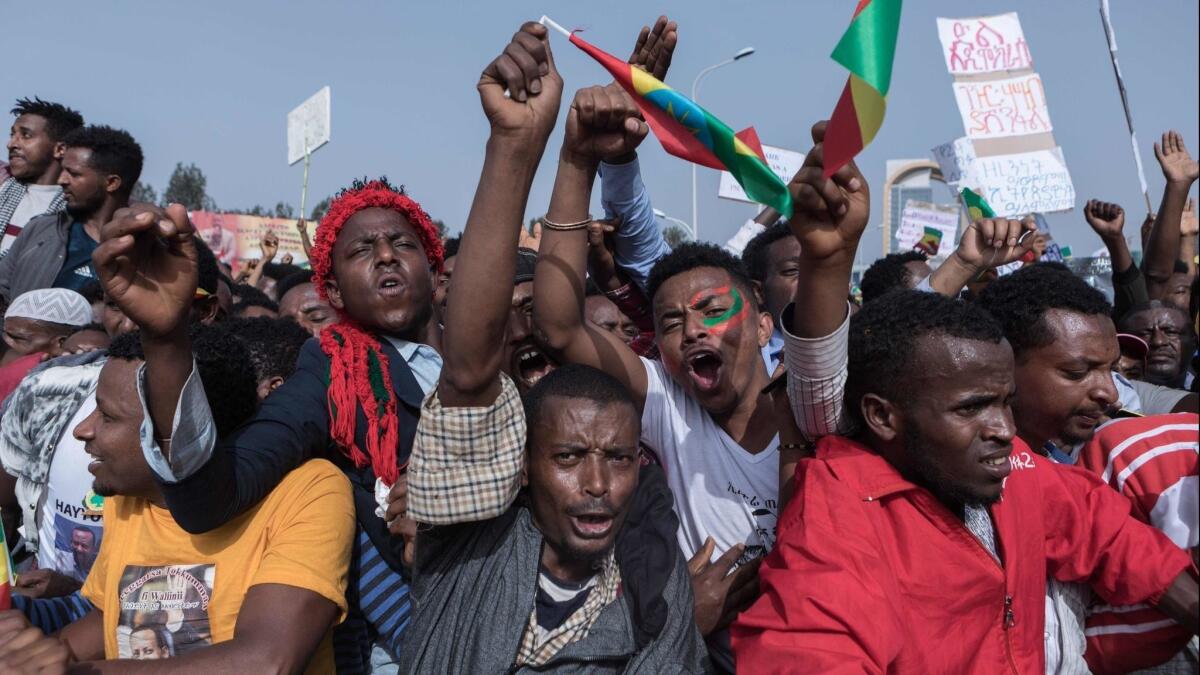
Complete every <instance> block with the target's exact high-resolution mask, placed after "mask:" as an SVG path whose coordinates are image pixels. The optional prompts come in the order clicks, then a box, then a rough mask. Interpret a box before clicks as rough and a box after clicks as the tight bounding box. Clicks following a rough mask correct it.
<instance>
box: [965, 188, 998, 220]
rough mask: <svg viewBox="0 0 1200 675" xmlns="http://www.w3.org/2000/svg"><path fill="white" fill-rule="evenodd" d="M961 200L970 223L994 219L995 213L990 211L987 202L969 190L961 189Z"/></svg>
mask: <svg viewBox="0 0 1200 675" xmlns="http://www.w3.org/2000/svg"><path fill="white" fill-rule="evenodd" d="M962 199H963V204H965V205H966V207H967V215H969V216H971V218H970V219H971V220H972V221H976V220H979V219H980V218H995V217H996V212H995V211H993V210H992V206H991V205H990V204H988V203H987V200H986V199H984V198H983V197H982V196H981V195H980V194H979V193H977V192H975V191H974V190H972V189H971V188H963V190H962Z"/></svg>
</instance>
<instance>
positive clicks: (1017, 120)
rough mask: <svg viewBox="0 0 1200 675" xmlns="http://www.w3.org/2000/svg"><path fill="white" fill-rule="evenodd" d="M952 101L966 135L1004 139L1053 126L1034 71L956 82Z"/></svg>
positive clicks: (1040, 83) (1039, 80)
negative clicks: (1011, 75) (1025, 73)
mask: <svg viewBox="0 0 1200 675" xmlns="http://www.w3.org/2000/svg"><path fill="white" fill-rule="evenodd" d="M954 100H955V101H956V102H957V103H958V112H959V115H961V116H962V122H963V128H964V129H966V130H967V137H968V138H974V139H983V138H1004V137H1005V136H1021V135H1024V134H1040V133H1045V132H1048V131H1050V130H1052V129H1053V127H1052V126H1051V125H1050V110H1049V109H1048V108H1047V106H1046V91H1045V88H1044V87H1043V86H1042V77H1041V76H1040V75H1038V74H1037V73H1033V74H1031V75H1022V76H1020V77H1009V78H1004V79H999V80H984V81H968V82H964V81H955V82H954Z"/></svg>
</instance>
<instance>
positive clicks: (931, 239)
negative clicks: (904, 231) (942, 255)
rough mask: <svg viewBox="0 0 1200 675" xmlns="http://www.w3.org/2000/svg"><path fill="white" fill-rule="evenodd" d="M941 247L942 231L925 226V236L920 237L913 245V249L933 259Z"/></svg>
mask: <svg viewBox="0 0 1200 675" xmlns="http://www.w3.org/2000/svg"><path fill="white" fill-rule="evenodd" d="M941 247H942V231H941V230H939V229H937V228H936V227H929V226H928V225H926V226H925V234H923V235H921V240H920V241H918V242H917V243H916V244H913V249H914V250H916V251H920V252H922V253H924V254H925V255H927V256H929V257H931V258H932V257H934V256H936V255H937V254H938V249H940V248H941Z"/></svg>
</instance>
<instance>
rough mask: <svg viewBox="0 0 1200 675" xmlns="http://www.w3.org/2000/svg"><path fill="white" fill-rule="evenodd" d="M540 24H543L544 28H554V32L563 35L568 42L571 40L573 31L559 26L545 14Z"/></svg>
mask: <svg viewBox="0 0 1200 675" xmlns="http://www.w3.org/2000/svg"><path fill="white" fill-rule="evenodd" d="M538 23H540V24H542V25H543V26H546V27H547V28H553V29H554V30H556V31H558V32H560V33H562V34H563V36H564V37H566V38H567V39H568V40H569V39H570V38H571V31H569V30H567V29H566V28H563V27H562V26H560V25H558V24H557V23H555V21H554V19H551V18H550V17H548V16H546V15H545V14H543V15H542V18H541V19H539V20H538Z"/></svg>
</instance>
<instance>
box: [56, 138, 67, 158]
mask: <svg viewBox="0 0 1200 675" xmlns="http://www.w3.org/2000/svg"><path fill="white" fill-rule="evenodd" d="M65 154H67V144H66V143H63V142H62V141H57V142H55V143H54V159H56V160H62V158H63V155H65Z"/></svg>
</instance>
